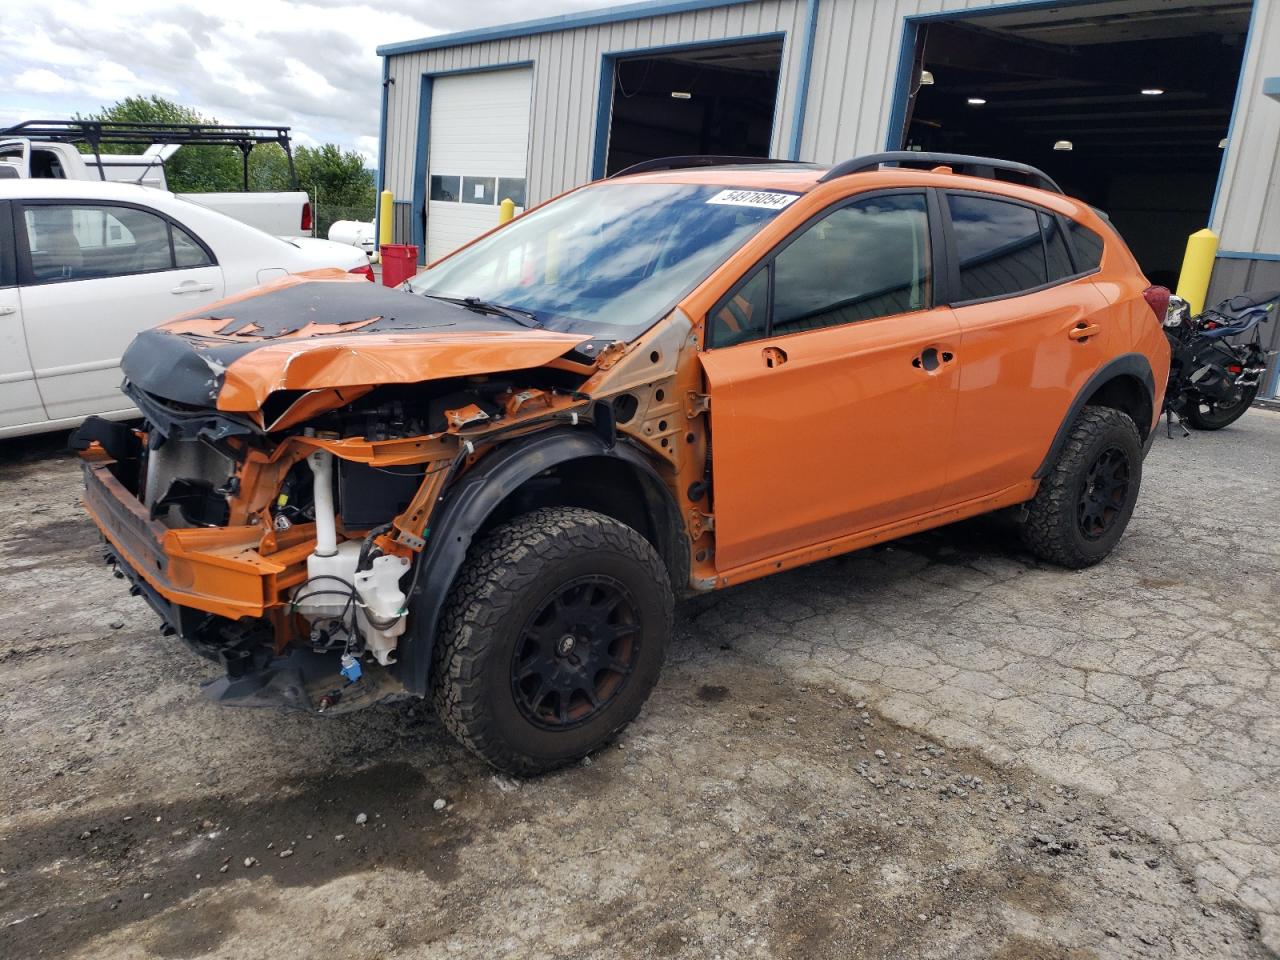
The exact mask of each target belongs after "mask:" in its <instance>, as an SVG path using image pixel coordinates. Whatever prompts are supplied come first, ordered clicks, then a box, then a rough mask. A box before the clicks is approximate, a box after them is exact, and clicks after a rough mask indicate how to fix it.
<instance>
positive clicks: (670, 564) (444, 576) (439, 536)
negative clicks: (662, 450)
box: [397, 427, 689, 696]
mask: <svg viewBox="0 0 1280 960" xmlns="http://www.w3.org/2000/svg"><path fill="white" fill-rule="evenodd" d="M585 457H611V458H614V459H619V460H622V461H624V462H626V463H627V464H628V465H630V466H632V467H634V468H635V469H636V472H637V475H638V476H639V477H640V479H641V485H642V488H643V490H644V494H645V499H646V501H647V502H646V506H647V507H648V512H649V515H650V517H651V519H652V520H653V523H654V527H655V530H656V531H657V532H658V534H659V536H660V538H661V541H662V543H663V544H664V545H665V549H664V548H663V547H662V546H659V547H658V551H659V553H660V554H661V555H662V558H663V560H664V561H665V562H666V564H667V569H668V570H669V571H670V572H671V580H672V583H671V586H672V588H673V589H674V590H675V591H676V593H677V595H678V594H679V593H681V592H682V590H683V589H684V588H685V586H686V585H687V582H688V579H689V547H688V539H687V536H686V534H685V528H684V523H683V520H682V518H681V514H680V509H679V507H678V506H677V505H676V502H675V499H674V498H673V497H672V495H671V491H670V490H669V489H668V488H667V485H666V484H665V483H664V482H663V480H662V478H661V477H660V476H659V475H658V472H657V471H656V470H655V469H654V467H653V464H652V463H651V462H650V460H649V458H648V456H647V455H646V454H644V453H643V452H641V450H640V449H638V448H637V447H636V446H635V445H633V444H632V443H631V442H630V441H628V440H626V439H625V438H618V439H617V440H614V439H613V438H612V437H602V436H601V435H600V433H598V432H596V431H594V430H592V429H589V428H587V429H583V428H578V429H573V428H567V427H566V428H557V429H554V430H548V431H546V432H542V433H536V434H533V435H531V436H528V437H523V438H520V439H517V440H512V441H509V442H508V443H506V444H504V445H503V446H501V447H499V448H498V449H497V450H495V451H494V452H493V453H491V454H489V456H487V457H485V458H484V459H483V460H481V461H480V463H479V464H477V465H476V467H475V468H474V469H472V470H470V471H469V472H467V473H466V474H464V475H463V476H462V477H461V478H460V479H459V480H458V481H457V482H456V483H454V484H453V486H451V487H450V488H449V489H448V490H446V491H445V494H444V498H443V500H442V502H441V503H440V504H439V506H438V508H437V510H438V512H437V513H436V515H435V516H433V517H432V520H431V526H430V535H429V537H428V542H427V546H426V549H425V550H424V552H423V556H422V559H421V560H420V561H419V562H421V563H424V564H425V566H424V567H423V568H422V570H421V573H420V575H419V577H418V578H417V585H416V586H415V588H414V590H413V596H411V597H410V598H409V601H408V602H409V623H408V629H407V630H406V632H405V637H404V640H402V642H401V650H400V662H399V666H398V669H397V675H398V677H399V679H400V682H401V683H403V684H404V687H405V689H406V690H407V691H408V692H409V693H412V694H416V695H419V696H425V695H426V693H427V689H428V684H429V682H430V672H431V658H432V652H433V650H434V647H435V641H436V632H437V628H438V626H439V622H440V612H441V610H442V609H443V608H444V603H445V600H446V599H447V597H448V594H449V591H450V589H451V588H452V586H453V582H454V579H455V578H456V577H457V575H458V571H459V570H460V569H461V568H462V564H463V562H464V561H465V560H466V556H467V550H468V549H469V548H470V547H471V542H472V540H473V539H474V538H475V536H476V534H477V533H478V532H479V530H480V528H481V527H482V526H483V525H484V523H485V521H486V520H487V519H488V518H489V515H490V514H492V513H493V511H494V510H495V509H497V508H498V506H499V505H500V504H501V503H502V502H503V501H504V500H506V498H507V497H508V496H510V495H511V494H512V493H514V492H515V491H516V490H517V489H518V488H519V487H520V486H521V485H522V484H524V483H525V482H526V481H528V480H530V479H531V478H533V477H536V476H537V475H538V474H540V473H542V472H544V471H546V470H549V469H551V468H552V467H555V466H558V465H559V464H562V463H565V462H567V461H570V460H580V459H583V458H585Z"/></svg>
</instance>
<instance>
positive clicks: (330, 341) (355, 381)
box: [121, 270, 590, 412]
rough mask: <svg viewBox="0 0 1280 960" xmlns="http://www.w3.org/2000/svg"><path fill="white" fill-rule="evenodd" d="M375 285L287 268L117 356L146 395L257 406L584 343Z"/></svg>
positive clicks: (553, 353)
mask: <svg viewBox="0 0 1280 960" xmlns="http://www.w3.org/2000/svg"><path fill="white" fill-rule="evenodd" d="M589 339H590V337H588V336H584V335H582V334H569V333H551V332H548V331H545V330H533V329H528V328H521V327H519V326H517V325H516V324H515V323H513V322H512V321H510V320H507V319H505V318H503V317H494V316H487V315H485V314H480V313H476V312H474V311H472V310H467V309H465V308H463V307H459V306H455V305H453V304H450V303H445V302H443V301H440V300H432V299H428V298H426V297H421V296H418V295H416V294H412V293H405V292H404V291H401V290H394V289H390V288H387V287H383V286H378V285H375V284H372V283H369V281H368V280H366V279H364V278H363V277H360V276H352V275H349V274H345V273H343V272H342V271H340V270H324V271H314V272H311V273H308V274H299V275H294V276H289V277H285V278H283V279H281V280H278V281H276V282H275V283H272V284H270V285H268V286H265V287H258V288H257V289H255V290H251V291H249V292H247V293H244V294H240V295H239V296H235V297H229V298H227V299H225V300H220V301H218V302H217V303H214V304H210V305H209V306H206V307H202V308H201V309H200V310H198V311H195V312H194V313H190V314H187V315H185V316H182V317H178V318H177V319H176V320H171V321H169V322H168V323H165V324H162V325H160V326H159V327H156V328H154V329H152V330H145V331H143V332H142V333H140V334H138V336H137V337H135V338H134V341H133V343H131V344H130V345H129V348H128V349H127V350H126V351H125V353H124V357H123V358H122V361H121V366H122V367H123V368H124V373H125V376H126V377H127V378H128V379H129V380H130V381H131V382H132V383H133V384H134V385H135V386H137V387H139V388H141V389H143V390H145V391H147V392H148V393H151V394H155V395H157V396H160V397H164V398H165V399H167V400H172V401H176V402H178V403H184V404H190V405H192V406H197V407H216V408H217V409H219V410H226V411H234V412H251V411H255V410H258V409H260V408H261V406H262V404H263V401H265V400H266V398H267V397H268V396H269V395H270V394H271V393H272V392H273V391H276V390H315V389H322V388H327V387H328V388H344V387H346V388H356V387H369V386H376V385H379V384H388V383H419V382H422V381H425V380H439V379H443V378H446V377H459V376H474V375H479V374H490V373H501V372H503V371H507V370H520V369H526V368H529V367H537V366H541V365H542V364H545V363H549V362H550V361H552V360H554V359H556V358H557V357H559V356H561V355H563V354H565V353H567V352H568V351H569V350H571V349H573V347H575V346H577V345H578V344H580V343H583V342H585V341H587V340H589Z"/></svg>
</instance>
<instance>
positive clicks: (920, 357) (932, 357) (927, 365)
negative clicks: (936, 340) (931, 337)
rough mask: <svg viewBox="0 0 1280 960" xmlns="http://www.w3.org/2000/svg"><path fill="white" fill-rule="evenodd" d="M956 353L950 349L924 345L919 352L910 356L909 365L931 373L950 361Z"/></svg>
mask: <svg viewBox="0 0 1280 960" xmlns="http://www.w3.org/2000/svg"><path fill="white" fill-rule="evenodd" d="M955 358H956V355H955V354H954V353H952V352H951V351H950V350H939V349H938V348H937V347H925V348H924V349H923V350H921V351H920V353H919V354H917V355H916V356H914V357H912V358H911V365H912V366H913V367H915V368H916V369H917V370H923V371H924V372H925V373H933V371H935V370H937V369H938V367H940V366H942V365H943V364H944V363H950V362H951V361H952V360H954V359H955Z"/></svg>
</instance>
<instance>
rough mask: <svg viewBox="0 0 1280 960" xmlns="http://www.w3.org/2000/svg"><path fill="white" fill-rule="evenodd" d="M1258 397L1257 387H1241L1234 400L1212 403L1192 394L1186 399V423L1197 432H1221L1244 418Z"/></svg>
mask: <svg viewBox="0 0 1280 960" xmlns="http://www.w3.org/2000/svg"><path fill="white" fill-rule="evenodd" d="M1257 396H1258V385H1257V384H1256V383H1255V384H1253V385H1252V386H1249V387H1241V388H1240V392H1239V393H1238V394H1237V395H1236V398H1235V399H1234V400H1229V401H1227V402H1225V403H1214V402H1212V401H1210V400H1205V399H1203V398H1202V397H1197V396H1195V395H1194V394H1192V395H1191V396H1190V397H1188V398H1187V415H1186V417H1185V419H1186V421H1187V422H1188V423H1189V424H1191V425H1192V426H1193V427H1195V428H1196V429H1197V430H1221V429H1222V428H1223V427H1225V426H1229V425H1230V424H1233V423H1235V422H1236V421H1237V420H1239V419H1240V418H1241V417H1243V416H1244V414H1245V411H1246V410H1248V409H1249V407H1250V406H1252V405H1253V401H1254V399H1255V398H1256V397H1257Z"/></svg>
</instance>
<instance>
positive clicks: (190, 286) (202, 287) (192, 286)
mask: <svg viewBox="0 0 1280 960" xmlns="http://www.w3.org/2000/svg"><path fill="white" fill-rule="evenodd" d="M212 289H213V284H212V283H197V282H196V281H194V280H188V281H187V282H186V283H180V284H178V285H177V286H176V287H174V288H173V289H172V290H170V291H169V292H170V293H208V292H209V291H210V290H212Z"/></svg>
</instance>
